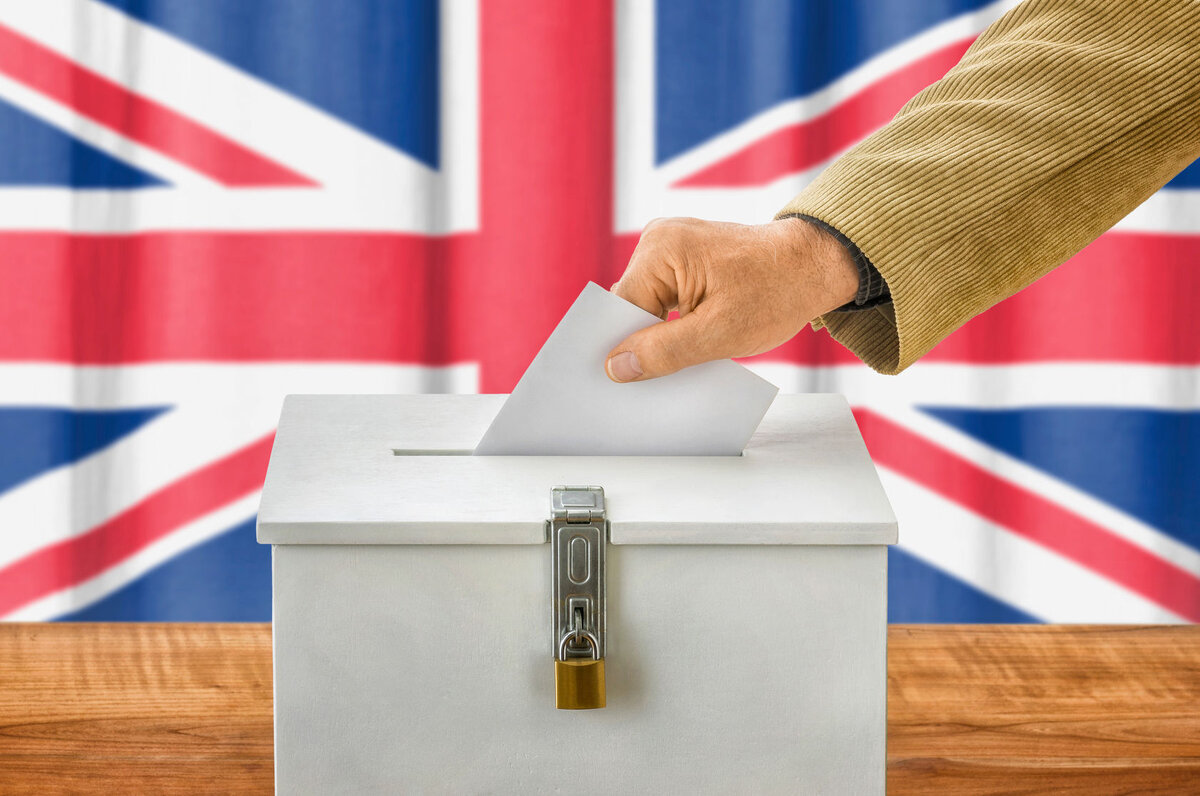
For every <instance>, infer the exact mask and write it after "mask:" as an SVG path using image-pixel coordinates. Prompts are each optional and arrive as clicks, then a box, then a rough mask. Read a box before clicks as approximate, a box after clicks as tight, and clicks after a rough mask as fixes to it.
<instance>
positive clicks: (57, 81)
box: [0, 25, 316, 188]
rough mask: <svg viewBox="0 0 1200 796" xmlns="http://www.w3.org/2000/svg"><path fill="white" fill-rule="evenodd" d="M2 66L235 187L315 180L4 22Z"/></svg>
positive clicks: (37, 88)
mask: <svg viewBox="0 0 1200 796" xmlns="http://www.w3.org/2000/svg"><path fill="white" fill-rule="evenodd" d="M0 72H2V73H4V74H6V75H8V76H9V77H11V78H12V79H13V80H16V81H18V82H20V83H23V84H25V85H27V86H29V87H30V88H32V89H34V90H35V91H38V92H41V93H42V94H45V95H46V96H48V97H52V98H53V99H55V100H57V101H58V102H61V103H63V104H64V105H67V106H68V107H70V108H72V109H73V110H75V111H76V112H77V113H79V114H80V115H82V116H86V117H87V118H89V119H91V120H92V121H95V122H98V123H100V124H102V125H104V126H105V127H109V128H111V129H113V130H116V131H117V132H119V133H121V134H122V135H124V136H125V137H127V138H130V139H132V140H134V141H137V142H138V143H139V144H142V145H144V146H146V147H149V148H150V149H153V150H155V151H157V152H161V153H162V154H164V155H166V156H167V157H169V158H172V159H174V160H177V161H179V162H180V163H184V164H187V165H188V166H190V167H192V168H193V169H195V170H196V171H199V172H201V173H203V174H206V175H208V176H209V177H211V178H212V179H214V180H216V181H217V182H219V183H221V184H222V185H227V186H230V187H234V188H248V187H262V186H293V187H294V186H312V185H316V183H314V182H313V181H312V180H310V179H309V178H307V177H305V176H304V175H302V174H297V173H296V172H294V171H292V170H291V169H288V168H286V167H284V166H281V165H280V164H278V163H276V162H274V161H272V160H270V159H268V158H266V157H264V156H262V155H260V154H258V153H257V152H254V151H252V150H250V149H247V148H246V147H244V146H242V145H241V144H238V143H237V142H235V141H232V140H230V139H229V138H226V137H225V136H223V135H221V134H220V133H217V132H215V131H213V130H210V129H209V128H207V127H204V126H203V125H200V124H197V123H196V122H193V121H192V120H191V119H188V118H187V117H185V116H181V115H180V114H178V113H176V112H175V111H173V110H171V109H170V108H168V107H166V106H165V105H161V104H159V103H157V102H155V101H154V100H150V99H146V98H145V97H142V96H139V95H137V94H134V93H133V92H131V91H129V90H128V89H126V88H124V87H123V86H121V85H119V84H117V83H114V82H113V81H111V80H109V79H108V78H106V77H102V76H100V75H98V74H96V73H95V72H92V71H90V70H88V69H84V68H82V67H80V66H78V65H77V64H75V63H73V62H72V61H71V60H70V59H68V58H64V57H63V56H61V55H59V54H58V53H56V52H54V51H53V50H51V49H49V48H47V47H44V46H43V45H41V44H38V43H37V42H35V41H33V40H32V39H29V38H27V37H25V36H22V35H21V34H20V33H17V32H16V31H14V30H12V29H11V28H7V27H4V26H3V25H0Z"/></svg>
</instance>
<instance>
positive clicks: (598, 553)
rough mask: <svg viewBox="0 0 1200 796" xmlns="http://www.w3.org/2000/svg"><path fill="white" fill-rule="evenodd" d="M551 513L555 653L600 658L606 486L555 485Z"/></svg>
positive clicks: (602, 627) (603, 617) (606, 535)
mask: <svg viewBox="0 0 1200 796" xmlns="http://www.w3.org/2000/svg"><path fill="white" fill-rule="evenodd" d="M550 516H551V519H550V521H549V525H550V550H551V556H552V558H551V571H552V578H553V581H554V594H553V621H554V655H555V657H556V658H557V659H558V660H567V659H569V658H585V657H586V658H596V659H602V658H603V657H604V626H605V594H604V580H605V577H604V575H605V573H604V549H605V546H606V543H607V541H608V520H607V519H605V516H604V489H603V488H602V487H598V486H557V487H554V489H553V490H551V492H550Z"/></svg>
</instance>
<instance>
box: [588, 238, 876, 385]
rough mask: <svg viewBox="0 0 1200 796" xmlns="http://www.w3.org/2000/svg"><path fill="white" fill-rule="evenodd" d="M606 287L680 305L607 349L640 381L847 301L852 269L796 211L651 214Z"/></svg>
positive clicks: (773, 336)
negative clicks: (757, 217)
mask: <svg viewBox="0 0 1200 796" xmlns="http://www.w3.org/2000/svg"><path fill="white" fill-rule="evenodd" d="M612 292H613V293H615V294H616V295H618V296H620V297H621V298H623V299H625V300H626V301H630V302H632V303H634V304H636V305H637V306H639V307H641V308H642V309H644V310H646V311H647V312H651V313H653V314H655V315H657V316H658V317H660V318H664V319H665V318H666V317H667V313H668V312H670V311H671V310H673V309H677V310H678V311H679V318H678V319H675V320H671V321H667V322H666V323H656V324H654V325H652V326H648V327H647V328H645V329H642V330H641V331H638V332H634V333H633V334H631V335H630V336H629V337H627V338H625V340H624V341H622V342H621V344H620V345H618V346H617V347H616V348H614V349H613V350H612V351H610V352H609V354H608V358H607V361H606V362H605V370H606V371H607V372H608V377H609V378H610V379H612V380H613V381H617V382H625V381H645V380H646V379H653V378H656V377H658V376H665V375H667V374H668V373H674V372H675V371H677V370H680V369H681V368H685V367H688V366H689V365H696V364H699V363H701V362H707V361H709V360H713V359H727V358H729V357H747V356H752V355H754V354H761V353H762V352H764V351H770V350H771V349H772V348H775V347H776V346H778V345H781V344H783V343H785V342H787V341H788V340H790V339H791V338H792V337H793V336H794V335H795V334H796V333H797V332H799V331H800V330H801V329H803V328H804V326H805V324H807V323H808V322H809V321H810V320H812V319H813V318H815V317H817V316H818V315H822V314H824V313H826V312H829V311H830V310H834V309H837V308H838V307H840V306H842V305H843V304H846V303H847V302H850V301H853V300H854V297H855V295H856V294H857V292H858V271H857V270H856V268H855V266H854V261H853V260H852V259H851V257H850V254H849V253H848V252H847V251H846V249H845V247H843V246H842V245H841V244H840V243H838V242H837V240H835V239H834V238H833V237H832V236H831V235H829V233H827V232H825V231H824V230H822V229H820V228H819V227H817V226H816V225H814V224H810V223H809V222H807V221H804V220H803V219H799V218H785V219H780V220H779V221H772V222H770V223H769V224H758V225H750V226H747V225H744V224H729V223H724V222H719V221H701V220H699V219H694V218H668V219H656V220H654V221H651V222H650V223H649V224H647V225H646V228H645V229H644V230H642V237H641V240H640V241H639V242H638V245H637V248H636V249H635V250H634V252H633V256H632V257H631V258H630V259H629V265H628V266H627V267H626V268H625V273H624V275H622V276H621V280H620V281H619V282H617V284H615V285H613V288H612Z"/></svg>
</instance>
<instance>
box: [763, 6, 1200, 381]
mask: <svg viewBox="0 0 1200 796" xmlns="http://www.w3.org/2000/svg"><path fill="white" fill-rule="evenodd" d="M1198 156H1200V0H1122V2H1120V3H1113V2H1111V0H1026V2H1024V3H1022V4H1021V5H1019V6H1017V7H1016V8H1014V9H1013V10H1012V11H1010V12H1009V13H1008V14H1006V15H1005V16H1004V17H1002V18H1001V19H999V20H998V21H997V22H996V23H995V24H993V25H992V26H991V27H989V28H988V29H987V30H986V31H984V33H983V35H981V36H980V37H979V38H978V39H977V40H976V41H975V43H974V44H973V45H972V46H971V48H970V49H969V50H968V51H967V53H966V54H965V55H964V56H963V58H962V60H961V61H960V62H959V63H958V64H957V65H956V66H955V67H954V68H953V69H951V70H950V71H949V72H948V73H947V74H946V76H945V77H944V78H942V79H941V80H940V81H938V82H937V83H934V84H933V85H932V86H930V87H928V88H927V89H925V90H924V91H922V92H921V93H920V94H918V95H917V96H916V97H914V98H913V99H912V100H910V101H909V102H908V104H907V105H905V106H904V108H902V109H901V111H900V113H899V114H897V115H896V117H895V118H894V119H893V120H892V121H891V122H890V123H889V124H888V125H887V126H885V127H883V128H882V129H880V130H879V131H877V132H876V133H874V134H873V135H871V136H870V137H869V138H867V139H866V140H864V141H863V142H862V143H860V144H858V145H857V146H855V147H854V148H853V149H851V150H850V151H849V152H847V153H846V154H845V155H843V156H842V157H841V158H839V159H838V160H836V161H835V162H834V163H833V164H832V165H830V166H829V168H827V169H826V170H825V171H824V172H823V173H822V174H821V175H820V176H819V177H817V179H816V180H814V181H813V182H812V183H811V184H810V185H809V186H808V187H807V188H806V189H805V190H804V191H803V192H801V193H800V194H799V195H798V196H797V197H796V198H794V199H793V200H792V201H791V202H789V203H788V204H787V206H786V207H784V208H783V210H782V211H780V213H779V217H784V216H790V215H805V216H812V217H814V218H817V219H820V220H821V221H823V222H825V223H826V224H828V225H829V226H830V227H833V228H834V229H837V230H839V231H840V232H841V233H842V234H844V235H845V236H846V237H847V238H848V239H849V240H851V241H853V242H854V244H855V245H856V246H857V247H858V248H859V249H861V250H862V252H863V254H864V255H865V256H866V258H867V259H868V260H869V261H870V262H871V263H873V264H874V266H875V267H876V268H877V269H878V270H879V273H880V274H881V275H882V277H883V279H884V280H885V281H886V283H887V286H888V288H889V290H890V293H891V301H890V302H888V303H882V304H879V305H877V306H875V307H872V308H870V309H864V310H861V311H858V312H835V313H830V314H828V315H825V316H823V317H822V318H820V319H818V321H815V322H814V326H820V325H824V326H825V327H826V328H828V329H829V331H830V333H831V334H832V335H833V337H834V338H835V339H837V340H838V341H839V342H841V343H842V344H843V345H845V346H846V347H848V348H849V349H850V350H851V351H853V352H854V353H855V354H856V355H857V356H859V357H860V358H861V359H862V360H863V361H865V362H866V363H867V364H868V365H870V366H871V367H873V368H875V369H876V370H878V371H880V372H883V373H898V372H900V371H901V370H903V369H904V368H906V367H908V366H909V365H910V364H912V363H913V362H914V361H916V360H917V359H919V358H920V357H921V356H923V355H924V354H925V353H926V352H928V351H929V350H930V349H931V348H933V347H934V346H935V345H937V343H938V342H940V341H941V340H942V338H944V337H945V336H946V335H948V334H950V333H951V332H953V331H954V330H955V329H957V328H958V327H959V326H961V325H962V324H963V323H965V322H966V321H968V320H970V319H971V318H972V317H974V316H975V315H977V314H979V313H980V312H983V311H984V310H986V309H988V308H989V307H991V306H992V305H993V304H996V303H997V302H999V301H1001V300H1003V299H1005V298H1007V297H1008V296H1010V295H1012V294H1013V293H1016V292H1017V291H1019V290H1021V289H1022V288H1024V287H1026V286H1027V285H1029V284H1031V283H1032V282H1034V281H1035V280H1037V279H1038V278H1040V277H1042V276H1044V275H1045V274H1046V273H1048V272H1049V271H1051V270H1052V269H1053V268H1055V267H1056V266H1058V265H1059V264H1061V263H1062V262H1064V261H1065V260H1067V259H1069V258H1070V257H1071V256H1073V255H1074V254H1075V253H1076V252H1078V251H1079V250H1080V249H1082V248H1083V247H1084V246H1086V245H1087V244H1088V243H1090V242H1091V241H1092V240H1094V239H1095V238H1096V237H1098V236H1099V235H1101V234H1102V233H1103V232H1104V231H1105V230H1107V229H1108V228H1109V227H1111V226H1112V225H1113V224H1115V223H1116V222H1117V221H1119V220H1120V219H1121V218H1122V217H1123V216H1125V215H1126V214H1127V213H1129V212H1130V211H1131V210H1133V209H1134V208H1135V207H1137V206H1138V205H1139V204H1141V203H1142V202H1143V201H1145V200H1146V199H1147V198H1148V197H1149V196H1150V195H1151V194H1152V193H1154V192H1155V191H1156V190H1158V189H1159V188H1160V187H1162V186H1163V185H1164V184H1165V183H1167V182H1168V181H1169V180H1170V179H1171V177H1172V176H1174V175H1175V174H1177V173H1179V172H1180V171H1182V170H1183V169H1184V168H1185V167H1186V166H1187V165H1188V164H1189V163H1190V162H1191V161H1193V160H1195V159H1196V158H1197V157H1198Z"/></svg>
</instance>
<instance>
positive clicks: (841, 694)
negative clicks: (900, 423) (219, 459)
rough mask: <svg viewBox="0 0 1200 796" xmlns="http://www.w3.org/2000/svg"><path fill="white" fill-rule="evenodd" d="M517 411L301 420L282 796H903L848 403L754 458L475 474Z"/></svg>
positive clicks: (284, 527)
mask: <svg viewBox="0 0 1200 796" xmlns="http://www.w3.org/2000/svg"><path fill="white" fill-rule="evenodd" d="M503 400H504V397H503V396H449V395H428V396H291V397H289V398H288V399H287V401H286V402H285V404H284V408H283V415H282V418H281V420H280V424H279V431H278V434H277V435H276V438H275V448H274V451H273V452H272V454H271V464H270V469H269V470H268V473H267V480H266V486H265V487H264V490H263V497H262V507H261V510H260V512H259V515H258V539H259V541H260V542H262V543H265V544H270V545H272V549H273V588H274V657H275V776H276V785H277V788H278V791H279V792H280V793H289V794H291V793H318V794H333V793H386V794H391V793H516V794H528V793H578V794H590V793H613V794H625V793H664V794H665V793H671V794H674V793H689V794H690V793H729V794H740V793H788V794H872V793H876V794H881V793H883V792H884V746H885V743H884V741H885V719H886V706H885V694H886V622H887V606H886V603H887V547H886V546H887V545H889V544H893V543H895V541H896V520H895V517H894V515H893V513H892V509H891V507H890V505H889V504H888V500H887V497H886V496H885V495H884V492H883V489H882V487H881V485H880V483H879V479H878V477H877V475H876V473H875V469H874V467H873V466H872V464H871V461H870V459H869V458H868V456H867V451H866V448H865V447H864V445H863V442H862V438H861V437H860V436H859V433H858V429H857V427H856V426H855V423H854V418H853V416H852V415H851V413H850V409H849V407H848V406H847V404H846V401H845V400H844V399H843V398H842V397H841V396H837V395H786V396H779V397H778V398H777V399H776V400H775V402H774V404H773V405H772V406H771V408H770V410H769V411H768V412H767V415H766V417H765V418H764V420H763V421H762V424H761V425H760V426H759V428H758V430H757V432H756V433H755V435H754V437H753V438H752V439H751V441H750V444H749V445H748V446H747V447H746V449H745V452H744V453H743V454H742V455H741V456H676V457H672V456H475V455H472V451H473V448H474V446H475V444H476V442H477V441H478V440H479V438H480V437H481V436H482V434H483V432H484V431H485V430H486V429H487V427H488V424H489V423H490V422H491V420H492V418H493V416H494V415H495V414H496V412H497V411H498V409H499V408H500V406H501V404H502V403H503ZM559 431H560V432H561V434H562V435H563V436H564V437H569V436H570V434H571V429H570V428H562V429H560V430H559ZM601 704H603V705H604V706H603V707H599V705H601ZM562 708H595V709H562Z"/></svg>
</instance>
